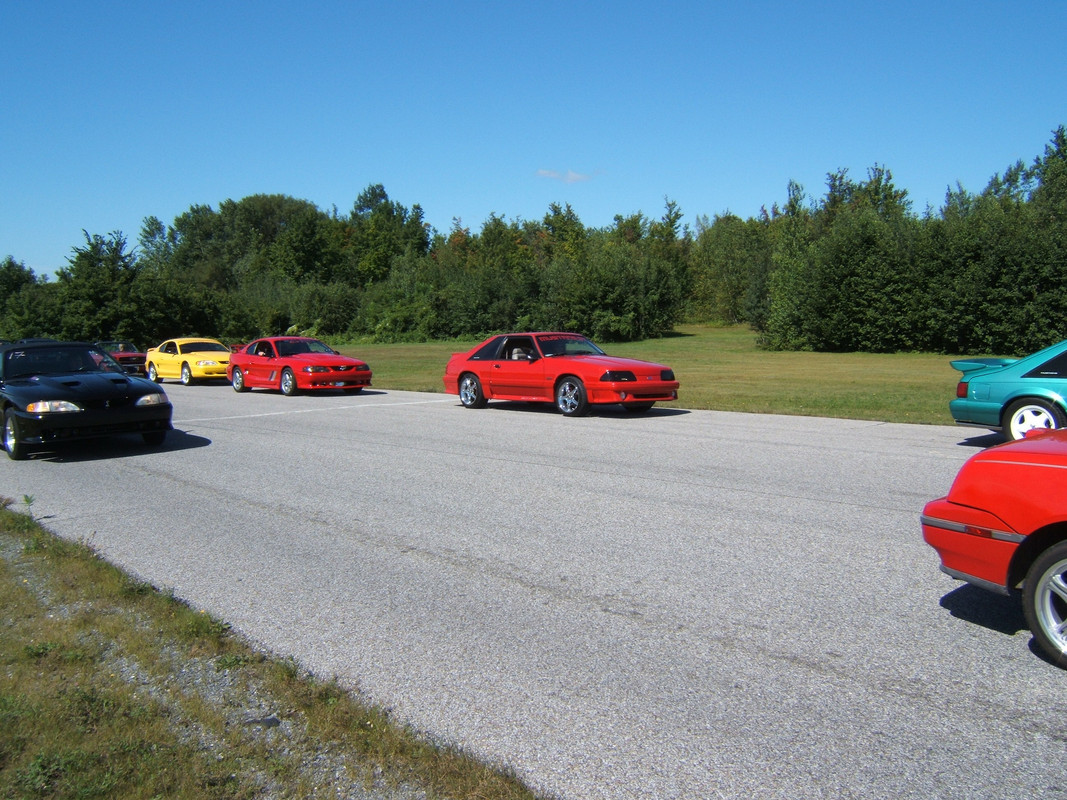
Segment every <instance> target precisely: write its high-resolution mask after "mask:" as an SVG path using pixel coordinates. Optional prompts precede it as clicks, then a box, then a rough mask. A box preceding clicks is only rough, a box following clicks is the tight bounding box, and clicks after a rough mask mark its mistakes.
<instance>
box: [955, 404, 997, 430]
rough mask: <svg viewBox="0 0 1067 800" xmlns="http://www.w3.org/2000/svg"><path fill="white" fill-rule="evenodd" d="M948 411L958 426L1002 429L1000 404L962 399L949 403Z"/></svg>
mask: <svg viewBox="0 0 1067 800" xmlns="http://www.w3.org/2000/svg"><path fill="white" fill-rule="evenodd" d="M948 410H949V413H950V414H952V419H954V420H955V421H956V424H957V425H971V426H973V427H976V428H989V429H990V430H994V431H999V430H1000V428H1001V424H1000V423H1001V411H1002V407H1001V404H1000V403H984V402H980V401H978V400H970V399H967V398H962V397H960V398H957V399H955V400H951V401H950V402H949V404H948Z"/></svg>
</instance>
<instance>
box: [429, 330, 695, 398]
mask: <svg viewBox="0 0 1067 800" xmlns="http://www.w3.org/2000/svg"><path fill="white" fill-rule="evenodd" d="M444 382H445V391H446V392H448V393H449V394H458V395H459V401H460V402H461V403H463V405H464V406H466V407H467V408H482V407H483V406H485V404H486V403H487V402H488V401H489V400H524V401H527V402H530V401H534V402H545V403H555V404H556V408H558V409H559V410H560V411H561V412H562V413H563V414H565V415H567V416H569V417H577V416H581V415H582V414H586V413H588V411H589V408H590V406H592V405H600V404H607V403H621V404H622V406H623V408H625V409H627V410H628V411H648V409H650V408H652V406H653V404H654V403H656V402H659V401H666V400H677V399H678V381H677V380H675V378H674V370H672V369H671V368H670V367H665V366H663V365H662V364H653V363H651V362H648V361H638V360H636V359H632V358H616V357H614V356H609V355H607V354H606V353H605V352H604V351H603V350H601V349H600V348H599V347H597V346H596V345H595V344H593V343H592V342H591V341H589V340H588V339H586V338H585V337H584V336H579V335H578V334H576V333H507V334H503V335H501V336H494V337H492V338H491V339H487V340H486V341H484V342H482V343H481V344H480V345H478V346H477V347H475V348H474V349H473V350H471V351H469V352H466V353H454V354H453V355H452V358H450V359H449V361H448V366H447V367H445V376H444Z"/></svg>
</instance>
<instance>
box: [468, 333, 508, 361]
mask: <svg viewBox="0 0 1067 800" xmlns="http://www.w3.org/2000/svg"><path fill="white" fill-rule="evenodd" d="M503 338H504V337H502V336H497V337H496V338H495V339H490V340H489V341H488V342H486V344H485V345H484V346H483V347H480V348H479V349H478V352H477V353H475V354H474V355H473V356H471V361H492V360H493V359H496V358H500V357H501V356H499V355H497V353H499V352H500V343H501V341H502V340H503Z"/></svg>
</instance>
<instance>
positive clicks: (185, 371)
mask: <svg viewBox="0 0 1067 800" xmlns="http://www.w3.org/2000/svg"><path fill="white" fill-rule="evenodd" d="M192 383H193V371H192V370H191V369H189V365H188V364H182V385H183V386H191V385H192Z"/></svg>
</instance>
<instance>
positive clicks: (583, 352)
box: [537, 333, 604, 358]
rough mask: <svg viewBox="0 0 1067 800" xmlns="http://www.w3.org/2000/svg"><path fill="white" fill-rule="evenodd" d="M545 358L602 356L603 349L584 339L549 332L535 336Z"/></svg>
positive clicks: (572, 335) (582, 337)
mask: <svg viewBox="0 0 1067 800" xmlns="http://www.w3.org/2000/svg"><path fill="white" fill-rule="evenodd" d="M537 343H538V345H540V347H541V352H542V353H544V354H545V358H549V357H551V356H602V355H604V351H603V350H601V349H600V348H599V347H597V346H596V345H595V344H593V343H592V342H591V341H589V340H588V339H586V338H585V337H584V336H575V335H574V334H566V333H550V334H546V335H544V336H538V337H537Z"/></svg>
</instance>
